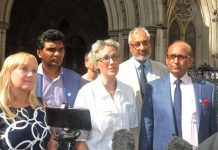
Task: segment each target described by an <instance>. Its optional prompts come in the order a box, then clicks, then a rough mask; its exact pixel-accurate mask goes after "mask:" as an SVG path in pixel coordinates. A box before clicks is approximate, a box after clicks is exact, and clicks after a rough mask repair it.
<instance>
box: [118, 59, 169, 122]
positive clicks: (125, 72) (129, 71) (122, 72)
mask: <svg viewBox="0 0 218 150" xmlns="http://www.w3.org/2000/svg"><path fill="white" fill-rule="evenodd" d="M132 59H134V58H133V57H132V58H130V59H129V60H127V61H125V62H123V63H121V64H120V66H119V72H118V74H117V78H118V79H119V80H120V81H122V82H124V83H126V84H128V85H129V86H131V87H132V88H133V90H134V93H135V99H136V106H137V107H136V108H137V113H138V120H139V121H140V119H141V107H142V95H141V91H140V85H139V80H138V76H137V70H136V67H135V64H134V62H133V60H132ZM148 61H150V64H151V71H152V72H151V80H150V81H152V80H155V79H158V78H160V77H161V76H165V75H167V74H168V70H167V67H166V66H165V65H163V64H162V63H160V62H157V61H153V60H151V59H148ZM148 82H149V81H148Z"/></svg>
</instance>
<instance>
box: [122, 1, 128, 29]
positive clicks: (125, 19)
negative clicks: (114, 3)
mask: <svg viewBox="0 0 218 150" xmlns="http://www.w3.org/2000/svg"><path fill="white" fill-rule="evenodd" d="M120 6H121V9H122V14H123V26H124V28H126V25H127V17H126V7H125V2H124V0H120Z"/></svg>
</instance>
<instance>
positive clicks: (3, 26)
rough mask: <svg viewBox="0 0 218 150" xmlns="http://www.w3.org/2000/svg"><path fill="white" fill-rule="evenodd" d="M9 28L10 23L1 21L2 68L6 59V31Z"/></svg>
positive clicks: (0, 59) (0, 50) (0, 52)
mask: <svg viewBox="0 0 218 150" xmlns="http://www.w3.org/2000/svg"><path fill="white" fill-rule="evenodd" d="M8 28H9V24H8V23H5V22H2V21H0V66H2V64H3V62H4V59H5V46H6V30H7V29H8Z"/></svg>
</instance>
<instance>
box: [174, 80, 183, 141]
mask: <svg viewBox="0 0 218 150" xmlns="http://www.w3.org/2000/svg"><path fill="white" fill-rule="evenodd" d="M181 82H182V80H180V79H177V80H176V81H175V84H176V88H175V91H174V113H175V127H176V135H177V136H179V137H182V127H181V117H182V110H181V109H182V95H181V89H180V86H179V85H180V83H181Z"/></svg>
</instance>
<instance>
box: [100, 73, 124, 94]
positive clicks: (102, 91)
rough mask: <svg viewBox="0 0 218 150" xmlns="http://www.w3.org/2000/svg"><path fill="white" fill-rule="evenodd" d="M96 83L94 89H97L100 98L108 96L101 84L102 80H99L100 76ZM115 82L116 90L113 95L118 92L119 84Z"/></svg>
mask: <svg viewBox="0 0 218 150" xmlns="http://www.w3.org/2000/svg"><path fill="white" fill-rule="evenodd" d="M96 81H97V84H98V85H96V87H99V88H98V89H99V95H100V96H101V97H107V96H110V94H109V92H108V91H107V90H106V88H105V86H104V84H103V83H102V79H101V76H100V75H99V76H98V77H97V79H96ZM116 81H117V88H116V91H115V93H117V92H120V82H119V81H118V80H116Z"/></svg>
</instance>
